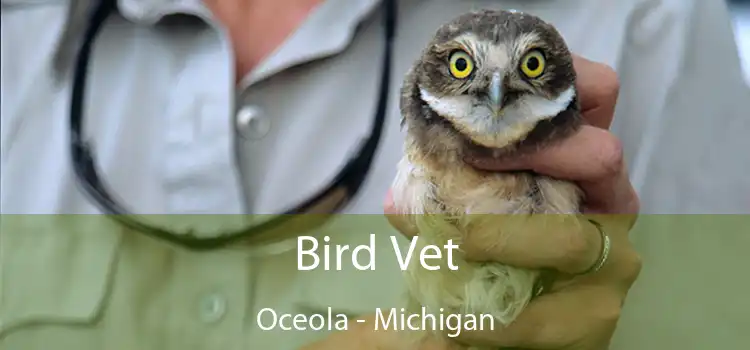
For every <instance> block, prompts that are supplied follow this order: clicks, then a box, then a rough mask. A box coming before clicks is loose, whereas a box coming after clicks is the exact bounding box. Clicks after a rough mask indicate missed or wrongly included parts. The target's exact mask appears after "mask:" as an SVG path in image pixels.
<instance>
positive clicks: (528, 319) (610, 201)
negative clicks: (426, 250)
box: [385, 56, 641, 350]
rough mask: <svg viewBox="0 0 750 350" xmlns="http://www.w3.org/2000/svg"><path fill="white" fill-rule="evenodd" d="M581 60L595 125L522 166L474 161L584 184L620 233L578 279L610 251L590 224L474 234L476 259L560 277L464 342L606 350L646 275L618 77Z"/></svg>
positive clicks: (585, 99) (594, 208)
mask: <svg viewBox="0 0 750 350" xmlns="http://www.w3.org/2000/svg"><path fill="white" fill-rule="evenodd" d="M574 63H575V68H576V71H577V73H578V85H577V88H578V93H579V97H580V101H581V109H582V114H583V117H584V119H586V121H587V122H588V124H589V125H587V126H584V127H583V128H582V129H581V130H580V131H578V132H577V133H576V134H575V135H573V136H572V137H570V138H569V139H567V140H566V141H564V142H562V143H560V144H559V145H557V146H555V147H553V148H550V149H545V150H542V151H540V152H538V153H536V154H531V155H527V156H523V157H522V158H518V159H515V160H514V161H513V162H509V161H508V160H507V159H503V160H502V162H499V161H498V160H495V159H492V158H485V159H467V160H466V161H467V162H468V163H470V164H472V165H473V166H475V167H477V168H480V169H484V170H490V171H501V170H502V171H507V170H532V171H534V172H537V173H540V174H545V175H548V176H551V177H555V178H559V179H565V180H570V181H574V182H576V183H578V184H579V186H580V187H581V189H582V190H583V192H584V193H585V203H584V213H586V214H610V215H600V216H597V217H592V218H593V219H595V220H596V221H598V222H599V223H600V224H602V227H603V229H604V231H605V233H606V234H607V235H608V236H609V237H610V239H611V243H612V244H611V250H610V253H609V257H608V259H607V262H606V264H605V265H604V266H603V267H602V269H601V270H600V271H598V272H597V273H593V274H588V275H582V276H576V275H575V274H576V273H578V272H581V271H585V270H587V269H588V268H589V267H590V266H592V264H593V263H594V262H596V261H597V260H598V259H599V257H600V255H601V250H602V249H601V244H602V242H601V235H600V234H599V232H598V230H597V228H596V227H595V226H593V225H592V224H590V223H588V222H587V221H585V220H583V221H582V222H581V224H580V225H579V227H581V228H582V229H580V230H573V231H571V230H567V229H562V228H556V230H555V231H554V232H550V231H549V230H541V229H540V230H535V229H530V230H528V231H525V232H524V234H523V235H518V236H514V239H513V240H511V241H508V242H507V243H506V244H503V245H501V246H496V247H490V248H489V249H488V247H487V245H486V244H484V243H485V242H473V241H471V237H467V238H466V241H465V242H464V243H463V245H462V249H463V250H464V251H465V253H466V255H467V258H471V259H476V260H494V261H499V262H502V263H506V264H509V265H514V266H518V267H526V268H537V269H554V270H557V271H559V272H560V278H558V279H557V281H556V282H555V284H554V285H553V286H552V288H551V290H549V291H548V293H547V294H543V295H541V296H539V297H538V298H535V299H534V300H532V302H531V303H530V304H529V305H528V306H527V308H526V309H525V310H524V311H523V312H522V313H521V315H520V316H519V317H518V318H517V319H516V321H515V322H513V323H512V324H510V325H509V326H507V327H505V328H504V329H501V330H497V329H496V330H494V331H492V332H490V331H485V332H467V331H464V332H462V336H461V337H460V338H459V340H460V341H467V342H470V343H472V344H486V345H490V346H497V347H515V348H526V349H575V350H599V349H606V348H607V346H608V344H609V342H610V339H611V337H612V335H613V333H614V330H615V326H616V324H617V321H618V319H619V316H620V311H621V309H622V306H623V302H624V300H625V298H626V296H627V293H628V291H629V289H630V287H631V286H632V284H633V283H634V281H635V279H636V278H637V276H638V274H639V273H640V268H641V262H640V257H639V255H638V254H637V253H636V252H635V250H634V249H633V247H632V246H631V244H630V241H629V239H628V232H629V230H630V229H631V227H632V226H633V224H634V223H635V218H636V217H637V213H638V210H639V201H638V197H637V195H636V193H635V191H634V189H633V187H632V185H631V184H630V181H629V179H628V174H627V170H626V168H625V164H624V162H623V156H622V147H621V145H620V142H619V141H618V140H617V138H615V137H614V136H613V135H612V134H611V133H610V132H609V131H608V130H607V129H608V128H609V126H610V125H611V123H612V118H613V115H614V109H615V103H616V101H617V95H618V89H619V85H618V79H617V75H616V73H615V72H614V71H612V70H611V69H610V68H609V67H607V66H605V65H602V64H599V63H595V62H592V61H589V60H586V59H584V58H582V57H578V56H576V57H575V59H574ZM385 206H386V209H385V212H386V214H388V218H389V220H390V221H391V223H392V224H393V226H395V227H396V228H397V229H399V230H400V231H401V232H402V233H404V234H405V235H408V236H411V235H416V234H417V232H414V231H413V229H412V228H411V227H410V225H408V224H406V223H405V222H404V220H403V218H402V217H400V216H399V215H398V213H397V212H396V211H395V209H394V206H393V203H392V200H391V199H390V196H389V197H388V199H387V200H386V205H385ZM612 214H617V215H612ZM500 250H502V252H500ZM499 257H501V258H499ZM430 350H432V349H430Z"/></svg>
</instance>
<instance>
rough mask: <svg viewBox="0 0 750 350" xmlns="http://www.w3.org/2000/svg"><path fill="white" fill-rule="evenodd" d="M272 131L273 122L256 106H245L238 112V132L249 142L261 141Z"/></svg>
mask: <svg viewBox="0 0 750 350" xmlns="http://www.w3.org/2000/svg"><path fill="white" fill-rule="evenodd" d="M270 130H271V120H270V119H269V118H268V117H267V116H265V115H263V111H261V109H260V108H258V107H256V106H244V107H242V108H240V110H239V111H237V132H238V133H239V134H240V136H241V137H242V138H244V139H247V140H260V139H262V138H264V137H265V136H266V135H268V132H269V131H270Z"/></svg>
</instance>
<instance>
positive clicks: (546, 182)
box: [392, 10, 582, 327]
mask: <svg viewBox="0 0 750 350" xmlns="http://www.w3.org/2000/svg"><path fill="white" fill-rule="evenodd" d="M575 81H576V74H575V71H574V69H573V58H572V55H571V53H570V52H569V50H568V48H567V45H566V43H565V41H564V40H563V38H562V36H561V35H560V34H559V33H558V31H557V30H556V29H555V28H554V27H553V26H552V25H550V24H548V23H546V22H544V21H543V20H541V19H540V18H538V17H535V16H532V15H529V14H524V13H521V12H517V11H490V10H483V11H478V12H472V13H468V14H465V15H462V16H460V17H457V18H456V19H454V20H452V21H450V22H448V23H446V24H444V25H443V26H442V27H440V28H439V29H438V31H437V33H436V35H435V37H434V38H433V39H432V41H431V42H430V43H429V44H428V46H427V48H426V49H425V50H424V51H423V52H422V55H421V57H420V58H419V59H418V60H417V62H416V63H415V65H414V66H413V67H412V68H411V70H410V71H409V72H408V73H407V75H406V77H405V80H404V82H403V86H402V90H401V93H402V95H401V101H400V108H401V114H402V118H403V119H402V126H403V127H404V128H405V129H406V132H407V134H406V141H405V155H404V157H403V158H402V160H401V161H400V162H399V165H398V173H397V175H396V178H395V180H394V182H393V186H392V191H393V201H394V205H395V207H396V209H397V210H398V211H399V212H400V213H402V214H420V215H409V216H408V217H409V218H410V219H411V220H412V224H413V225H415V226H416V228H417V229H418V231H419V233H420V234H419V237H420V238H419V240H418V245H417V249H421V248H422V247H424V246H425V245H428V244H429V245H438V246H443V245H445V244H446V243H447V242H448V240H452V242H453V243H458V244H461V242H462V241H463V240H464V239H465V238H466V237H468V236H472V241H474V242H476V241H481V242H483V243H484V244H486V246H487V247H491V246H497V245H502V244H504V242H505V241H504V240H507V239H509V238H512V236H513V235H522V234H523V227H524V225H523V224H524V221H523V220H520V221H519V220H517V219H518V218H527V219H528V218H530V214H576V213H578V212H579V205H580V201H581V192H580V190H579V188H578V187H577V186H576V185H575V184H573V183H570V182H566V181H560V180H556V179H553V178H549V177H546V176H542V175H539V174H535V173H531V172H507V173H495V172H486V171H480V170H477V169H475V168H473V167H471V166H469V165H468V164H467V163H465V161H464V159H465V158H466V157H471V156H483V157H486V156H494V157H500V158H502V157H513V156H517V155H520V154H523V153H524V152H532V151H536V150H538V149H539V148H541V147H546V146H549V145H551V144H553V143H555V142H557V141H560V140H562V139H564V138H565V137H567V136H569V135H571V134H572V133H573V132H575V131H576V129H577V128H578V127H579V126H580V125H582V119H581V116H580V112H579V104H578V100H577V98H576V88H575ZM422 214H424V215H422ZM466 214H472V215H466ZM473 214H516V215H513V216H512V219H508V220H505V219H502V218H499V217H498V216H495V215H473ZM504 217H506V218H510V216H504ZM536 217H539V216H538V215H535V218H536ZM546 217H549V216H546ZM555 217H557V218H558V219H559V220H564V219H563V218H561V217H562V216H560V215H557V216H555ZM565 217H566V218H567V219H570V217H568V216H565ZM498 219H500V220H498ZM493 220H494V221H493ZM513 223H516V224H517V225H516V224H513ZM550 225H553V224H550ZM551 227H552V228H554V226H551ZM415 251H418V250H415ZM462 254H463V253H459V255H458V256H454V264H455V265H457V266H458V269H457V270H451V269H449V268H448V267H449V262H448V261H447V260H444V261H442V265H441V268H440V269H439V270H435V271H431V270H427V269H425V268H423V267H422V266H421V265H420V262H419V261H414V262H413V264H412V265H411V266H410V267H409V268H408V269H407V272H406V276H407V278H406V279H407V283H408V286H409V298H410V306H411V307H414V308H417V309H418V310H422V308H425V309H426V310H427V312H430V313H434V314H438V313H441V310H442V313H444V314H464V315H465V314H474V315H478V314H485V315H492V316H493V317H494V319H495V320H496V321H497V322H499V323H500V324H501V325H507V324H508V323H510V322H512V321H513V320H514V319H515V318H516V317H517V316H518V314H519V313H520V312H521V311H522V310H523V308H524V307H525V306H526V305H527V303H528V302H529V300H530V299H531V298H532V297H533V296H534V294H535V290H536V286H535V285H536V283H537V282H538V281H539V277H540V273H541V272H540V271H533V270H528V269H521V268H515V267H511V266H507V265H503V264H499V263H493V262H482V263H478V262H470V261H467V260H465V259H463V258H462ZM412 260H419V259H412ZM414 311H415V312H420V311H416V310H414ZM497 322H495V323H496V324H497ZM496 327H497V326H496Z"/></svg>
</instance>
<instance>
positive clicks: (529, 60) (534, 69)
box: [521, 50, 547, 79]
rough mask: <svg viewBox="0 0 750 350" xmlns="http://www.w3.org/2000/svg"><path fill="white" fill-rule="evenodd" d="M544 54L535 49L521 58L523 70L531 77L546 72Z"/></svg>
mask: <svg viewBox="0 0 750 350" xmlns="http://www.w3.org/2000/svg"><path fill="white" fill-rule="evenodd" d="M546 63H547V62H546V61H545V60H544V55H542V52H541V51H539V50H533V51H531V52H529V53H527V54H526V56H523V59H522V60H521V72H523V74H524V75H526V76H527V77H529V78H532V79H533V78H537V77H539V76H540V75H542V73H544V68H545V66H546Z"/></svg>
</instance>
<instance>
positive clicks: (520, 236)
mask: <svg viewBox="0 0 750 350" xmlns="http://www.w3.org/2000/svg"><path fill="white" fill-rule="evenodd" d="M470 223H471V226H470V227H468V228H465V229H464V231H465V233H464V237H463V242H462V243H461V245H460V248H461V250H462V251H463V252H464V254H465V255H464V257H465V258H466V259H467V260H471V261H482V262H484V261H493V262H500V263H503V264H506V265H511V266H516V267H521V268H529V269H553V270H557V271H560V272H563V273H566V274H578V273H581V272H582V271H586V270H588V269H589V268H590V267H591V266H593V265H594V263H595V262H596V261H597V259H598V258H599V255H600V254H601V247H602V236H601V234H600V233H599V230H598V228H597V227H596V226H594V225H593V224H592V223H591V222H589V221H588V220H587V219H586V218H584V217H582V216H577V215H484V216H480V215H471V218H470Z"/></svg>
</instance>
